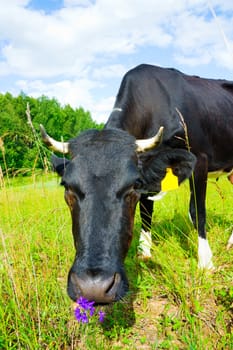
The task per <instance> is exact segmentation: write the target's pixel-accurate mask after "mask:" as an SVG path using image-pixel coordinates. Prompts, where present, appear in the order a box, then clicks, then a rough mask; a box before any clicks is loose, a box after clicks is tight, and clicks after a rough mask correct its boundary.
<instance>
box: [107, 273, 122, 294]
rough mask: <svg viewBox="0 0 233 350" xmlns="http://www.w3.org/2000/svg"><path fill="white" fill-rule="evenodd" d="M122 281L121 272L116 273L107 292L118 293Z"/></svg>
mask: <svg viewBox="0 0 233 350" xmlns="http://www.w3.org/2000/svg"><path fill="white" fill-rule="evenodd" d="M120 281H121V276H120V274H119V273H115V275H114V276H113V279H112V283H110V284H109V286H108V288H107V289H106V291H105V293H106V294H114V293H115V294H116V290H117V287H118V286H119V284H120Z"/></svg>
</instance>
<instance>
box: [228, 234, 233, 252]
mask: <svg viewBox="0 0 233 350" xmlns="http://www.w3.org/2000/svg"><path fill="white" fill-rule="evenodd" d="M232 246H233V231H232V233H231V236H230V238H229V239H228V242H227V249H230V248H231V247H232Z"/></svg>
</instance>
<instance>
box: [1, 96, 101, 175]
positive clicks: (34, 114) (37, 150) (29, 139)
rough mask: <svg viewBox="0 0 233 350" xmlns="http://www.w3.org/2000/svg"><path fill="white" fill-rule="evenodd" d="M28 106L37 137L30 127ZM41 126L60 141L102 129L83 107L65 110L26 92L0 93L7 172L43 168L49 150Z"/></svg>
mask: <svg viewBox="0 0 233 350" xmlns="http://www.w3.org/2000/svg"><path fill="white" fill-rule="evenodd" d="M27 104H29V106H30V114H31V119H32V122H33V125H34V128H35V130H36V132H37V133H38V136H37V137H36V135H35V134H34V133H33V131H32V129H31V127H30V125H29V124H28V120H27V116H26V108H27ZM39 124H43V125H44V126H45V128H46V129H47V131H48V133H50V134H51V136H52V137H54V138H56V139H57V140H61V137H62V138H63V139H64V140H69V139H70V138H72V137H75V136H77V135H78V134H79V133H80V132H81V131H83V130H85V129H89V128H100V127H101V125H98V124H97V123H95V122H94V121H93V120H92V118H91V115H90V113H89V112H87V111H85V110H84V109H83V108H82V107H80V108H77V109H73V108H72V107H71V106H69V105H66V106H64V107H63V106H61V105H60V104H59V102H58V101H57V100H56V99H54V98H53V99H49V98H48V97H46V96H42V97H39V98H37V99H35V98H33V97H29V96H26V95H24V94H23V93H21V94H20V95H19V96H18V97H13V96H12V95H11V94H10V93H6V94H5V95H3V94H0V164H1V166H2V170H3V172H4V173H5V172H6V170H8V173H10V174H13V175H16V174H17V173H21V174H23V173H28V172H30V171H31V170H32V169H41V168H42V167H43V158H44V155H45V154H48V151H47V150H46V149H45V148H43V146H42V145H41V144H40V135H39Z"/></svg>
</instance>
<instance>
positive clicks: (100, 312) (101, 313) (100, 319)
mask: <svg viewBox="0 0 233 350" xmlns="http://www.w3.org/2000/svg"><path fill="white" fill-rule="evenodd" d="M98 315H99V321H100V322H104V318H105V312H104V311H102V310H100V311H99V312H98Z"/></svg>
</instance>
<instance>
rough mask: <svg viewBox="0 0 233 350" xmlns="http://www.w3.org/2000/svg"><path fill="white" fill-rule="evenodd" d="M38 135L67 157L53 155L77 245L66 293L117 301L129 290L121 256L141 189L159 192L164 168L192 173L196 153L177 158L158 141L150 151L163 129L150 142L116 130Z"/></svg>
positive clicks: (127, 243) (183, 153)
mask: <svg viewBox="0 0 233 350" xmlns="http://www.w3.org/2000/svg"><path fill="white" fill-rule="evenodd" d="M42 137H43V139H44V141H45V143H46V144H47V145H48V146H51V147H52V148H53V149H55V150H58V151H60V152H62V153H69V154H70V157H71V159H70V160H67V159H65V158H58V157H55V156H53V157H52V163H53V167H54V169H55V170H56V171H57V172H58V174H59V175H60V176H61V177H62V180H61V184H62V185H63V186H64V188H65V200H66V202H67V204H68V206H69V208H70V211H71V216H72V231H73V238H74V244H75V249H76V255H75V260H74V263H73V266H72V267H71V269H70V272H69V276H68V294H69V296H70V298H71V299H73V300H77V298H78V297H79V296H81V295H82V296H84V297H86V298H87V299H89V300H95V302H96V303H110V302H112V301H116V300H119V299H120V298H122V297H123V296H124V295H125V293H126V292H127V290H128V281H127V277H126V274H125V270H124V259H125V256H126V254H127V252H128V249H129V246H130V242H131V240H132V231H133V222H134V213H135V207H136V204H137V202H138V200H139V198H140V193H141V192H148V191H150V192H159V191H160V188H161V187H160V186H161V185H160V184H161V180H162V179H163V177H164V176H165V172H166V168H167V167H171V168H172V169H173V172H174V173H175V174H176V175H177V176H178V178H179V181H180V182H181V181H183V180H184V179H185V178H187V177H189V176H190V175H191V172H192V169H193V166H194V162H195V160H194V159H195V157H194V156H193V155H192V154H191V153H189V152H187V151H185V150H177V152H178V154H177V156H176V150H172V149H165V148H164V147H163V146H162V144H161V145H160V146H159V147H157V149H154V151H149V149H151V148H154V147H155V146H156V145H158V143H160V140H161V137H162V128H161V129H160V131H159V133H158V134H157V135H156V136H155V137H154V138H151V139H149V145H148V142H147V141H146V140H140V141H139V142H137V141H136V140H135V138H134V137H133V136H131V135H129V134H128V133H127V132H125V131H122V130H118V129H104V130H102V131H97V130H89V131H86V132H84V133H82V134H80V135H79V136H78V137H77V138H75V139H73V140H71V141H70V142H68V143H61V142H57V141H55V140H53V139H52V138H51V137H50V136H48V135H47V134H46V132H45V130H44V129H43V128H42ZM144 151H145V152H146V153H144ZM153 152H154V154H153ZM147 153H148V158H147V157H146V154H147Z"/></svg>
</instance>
